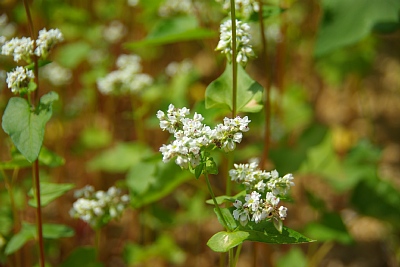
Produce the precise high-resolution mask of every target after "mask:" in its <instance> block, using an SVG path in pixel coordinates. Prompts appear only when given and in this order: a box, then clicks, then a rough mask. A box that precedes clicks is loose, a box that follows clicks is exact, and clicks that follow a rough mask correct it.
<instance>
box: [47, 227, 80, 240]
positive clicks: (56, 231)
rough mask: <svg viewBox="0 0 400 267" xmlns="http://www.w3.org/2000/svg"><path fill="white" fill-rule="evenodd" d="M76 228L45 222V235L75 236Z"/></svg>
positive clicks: (49, 237) (52, 236) (51, 236)
mask: <svg viewBox="0 0 400 267" xmlns="http://www.w3.org/2000/svg"><path fill="white" fill-rule="evenodd" d="M74 234H75V232H74V230H73V229H72V228H71V227H69V226H66V225H62V224H43V237H44V238H48V239H58V238H62V237H71V236H74Z"/></svg>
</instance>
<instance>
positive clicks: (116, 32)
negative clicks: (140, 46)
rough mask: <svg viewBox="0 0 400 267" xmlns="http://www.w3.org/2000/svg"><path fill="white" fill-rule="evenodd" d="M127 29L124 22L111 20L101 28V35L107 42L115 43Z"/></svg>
mask: <svg viewBox="0 0 400 267" xmlns="http://www.w3.org/2000/svg"><path fill="white" fill-rule="evenodd" d="M126 32H127V29H126V27H125V25H124V24H122V23H121V22H120V21H118V20H113V21H111V23H110V25H108V26H107V27H106V28H104V30H103V37H104V39H105V40H106V41H107V42H109V43H116V42H118V41H120V40H121V39H122V38H123V37H124V36H125V35H126Z"/></svg>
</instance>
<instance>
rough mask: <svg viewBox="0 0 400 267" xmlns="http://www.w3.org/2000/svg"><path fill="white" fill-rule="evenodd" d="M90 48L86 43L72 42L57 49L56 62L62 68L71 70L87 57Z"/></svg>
mask: <svg viewBox="0 0 400 267" xmlns="http://www.w3.org/2000/svg"><path fill="white" fill-rule="evenodd" d="M91 49H92V46H91V45H90V44H88V43H86V42H83V41H80V42H74V43H69V44H66V45H63V46H62V47H60V48H59V49H58V53H57V59H58V60H57V61H58V62H59V63H60V64H61V65H62V66H64V67H66V68H70V69H73V68H75V67H76V66H78V65H79V64H80V63H81V62H82V61H83V60H85V59H86V58H87V56H88V53H89V52H90V50H91Z"/></svg>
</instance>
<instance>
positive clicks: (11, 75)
mask: <svg viewBox="0 0 400 267" xmlns="http://www.w3.org/2000/svg"><path fill="white" fill-rule="evenodd" d="M34 78H35V75H34V74H33V71H31V70H28V69H27V68H24V67H16V68H15V69H14V70H13V71H11V72H8V73H7V79H6V82H7V86H8V88H10V89H11V92H13V93H14V94H16V93H20V92H21V91H22V90H25V89H26V88H28V85H29V82H30V81H31V80H32V79H34Z"/></svg>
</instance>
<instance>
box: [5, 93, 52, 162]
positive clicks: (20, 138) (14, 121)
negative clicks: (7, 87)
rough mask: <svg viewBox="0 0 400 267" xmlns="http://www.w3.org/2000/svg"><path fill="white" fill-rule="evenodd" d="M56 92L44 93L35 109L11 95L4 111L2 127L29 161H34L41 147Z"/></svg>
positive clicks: (23, 100) (21, 99)
mask: <svg viewBox="0 0 400 267" xmlns="http://www.w3.org/2000/svg"><path fill="white" fill-rule="evenodd" d="M57 97H58V96H57V94H56V93H54V92H50V93H48V94H47V95H44V96H43V97H42V98H41V100H40V104H39V106H38V108H37V110H36V111H34V110H32V109H31V107H30V105H29V103H28V102H27V101H26V100H25V99H23V98H20V97H12V98H11V99H10V100H9V102H8V104H7V107H6V110H5V111H4V115H3V122H2V127H3V129H4V131H5V132H6V133H7V134H8V135H9V136H10V137H11V139H12V141H13V142H14V144H15V146H16V147H17V149H18V150H19V151H20V152H21V154H22V155H24V156H25V158H26V159H27V160H28V161H29V162H33V161H35V160H36V159H37V158H38V156H39V152H40V149H41V147H42V143H43V138H44V132H45V126H46V123H47V122H48V121H49V119H50V118H51V115H52V107H51V106H52V105H51V104H52V101H54V100H56V99H57Z"/></svg>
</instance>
